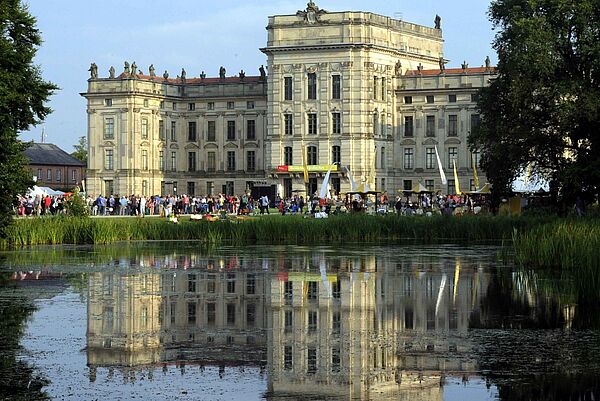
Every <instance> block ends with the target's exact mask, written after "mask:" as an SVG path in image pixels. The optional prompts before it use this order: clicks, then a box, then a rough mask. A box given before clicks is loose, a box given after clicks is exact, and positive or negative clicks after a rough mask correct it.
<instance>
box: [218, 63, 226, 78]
mask: <svg viewBox="0 0 600 401" xmlns="http://www.w3.org/2000/svg"><path fill="white" fill-rule="evenodd" d="M225 72H226V71H225V67H223V66H221V68H219V78H221V79H225Z"/></svg>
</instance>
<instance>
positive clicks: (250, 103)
mask: <svg viewBox="0 0 600 401" xmlns="http://www.w3.org/2000/svg"><path fill="white" fill-rule="evenodd" d="M246 108H247V109H248V110H252V109H253V108H254V101H253V100H248V101H247V102H246Z"/></svg>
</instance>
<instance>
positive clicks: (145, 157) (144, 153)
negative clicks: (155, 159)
mask: <svg viewBox="0 0 600 401" xmlns="http://www.w3.org/2000/svg"><path fill="white" fill-rule="evenodd" d="M142 170H144V171H147V170H148V150H146V149H143V150H142Z"/></svg>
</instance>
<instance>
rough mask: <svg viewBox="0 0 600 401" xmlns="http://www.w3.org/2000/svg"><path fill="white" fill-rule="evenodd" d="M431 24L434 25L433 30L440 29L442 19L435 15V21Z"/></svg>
mask: <svg viewBox="0 0 600 401" xmlns="http://www.w3.org/2000/svg"><path fill="white" fill-rule="evenodd" d="M433 22H434V24H435V29H442V18H441V17H440V16H439V15H437V14H436V15H435V20H434V21H433Z"/></svg>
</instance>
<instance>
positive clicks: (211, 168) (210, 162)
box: [206, 152, 217, 173]
mask: <svg viewBox="0 0 600 401" xmlns="http://www.w3.org/2000/svg"><path fill="white" fill-rule="evenodd" d="M215 156H216V154H215V152H208V154H207V158H206V160H207V162H206V164H207V166H206V169H207V170H208V172H209V173H214V172H215V171H216V166H217V162H216V157H215Z"/></svg>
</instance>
